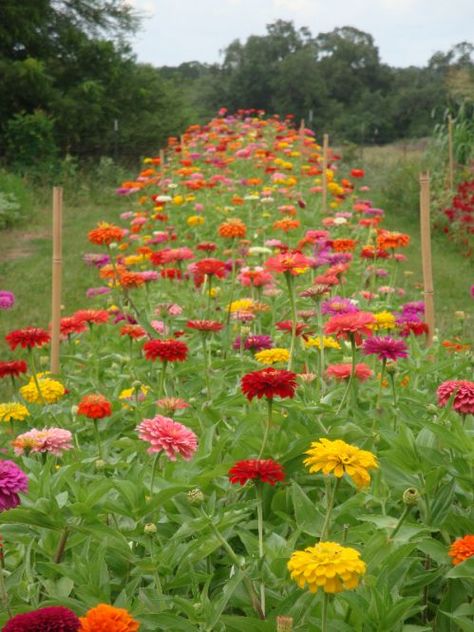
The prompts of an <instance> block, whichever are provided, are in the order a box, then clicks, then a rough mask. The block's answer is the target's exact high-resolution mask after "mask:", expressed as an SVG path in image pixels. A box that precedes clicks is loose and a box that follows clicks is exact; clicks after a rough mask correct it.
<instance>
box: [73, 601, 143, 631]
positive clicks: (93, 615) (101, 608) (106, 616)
mask: <svg viewBox="0 0 474 632" xmlns="http://www.w3.org/2000/svg"><path fill="white" fill-rule="evenodd" d="M79 620H80V622H81V627H80V628H79V631H78V632H137V630H138V629H139V628H140V624H139V623H138V621H135V619H133V618H132V617H131V616H130V615H129V613H128V612H127V610H125V609H124V608H114V607H113V606H109V605H107V604H105V603H101V604H99V605H98V606H96V607H95V608H92V609H91V610H89V611H88V612H87V614H86V616H85V617H80V619H79Z"/></svg>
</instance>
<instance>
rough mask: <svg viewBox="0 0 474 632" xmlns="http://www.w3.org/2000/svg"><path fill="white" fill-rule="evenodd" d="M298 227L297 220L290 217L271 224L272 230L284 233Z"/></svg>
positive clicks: (298, 222)
mask: <svg viewBox="0 0 474 632" xmlns="http://www.w3.org/2000/svg"><path fill="white" fill-rule="evenodd" d="M299 227H300V221H299V219H292V218H291V217H284V218H283V219H279V220H277V221H276V222H273V228H274V230H282V231H284V232H285V233H287V232H289V231H290V230H295V229H296V228H299Z"/></svg>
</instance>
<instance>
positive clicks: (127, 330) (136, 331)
mask: <svg viewBox="0 0 474 632" xmlns="http://www.w3.org/2000/svg"><path fill="white" fill-rule="evenodd" d="M120 335H121V336H128V337H129V338H133V339H134V340H138V339H139V338H146V336H147V333H146V331H145V330H144V329H143V327H141V326H140V325H124V326H123V327H121V328H120Z"/></svg>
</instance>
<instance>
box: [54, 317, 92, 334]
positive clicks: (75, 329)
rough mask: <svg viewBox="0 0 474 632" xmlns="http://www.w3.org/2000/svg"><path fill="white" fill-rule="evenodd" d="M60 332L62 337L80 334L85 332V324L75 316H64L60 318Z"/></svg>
mask: <svg viewBox="0 0 474 632" xmlns="http://www.w3.org/2000/svg"><path fill="white" fill-rule="evenodd" d="M60 330H61V334H62V335H63V336H71V335H72V334H81V333H82V332H83V331H86V324H85V322H84V321H83V320H79V319H78V318H77V317H76V316H65V317H64V318H61V323H60Z"/></svg>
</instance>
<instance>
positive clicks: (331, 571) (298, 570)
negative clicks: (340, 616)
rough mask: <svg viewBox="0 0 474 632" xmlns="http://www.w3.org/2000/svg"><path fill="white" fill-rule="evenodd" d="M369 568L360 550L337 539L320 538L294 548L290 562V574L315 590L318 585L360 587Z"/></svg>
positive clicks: (332, 590) (326, 589) (333, 589)
mask: <svg viewBox="0 0 474 632" xmlns="http://www.w3.org/2000/svg"><path fill="white" fill-rule="evenodd" d="M366 568H367V566H366V564H365V562H364V561H363V560H361V559H360V553H359V551H356V549H352V548H350V547H348V546H341V545H340V544H337V543H336V542H320V543H319V544H315V545H314V546H308V547H307V548H306V549H305V550H304V551H295V552H294V553H293V554H292V556H291V558H290V560H289V562H288V570H289V571H290V573H291V578H292V579H293V580H294V581H295V582H296V583H297V584H298V586H299V587H300V588H304V587H305V586H306V584H307V585H308V588H309V590H310V591H311V592H312V593H315V592H317V591H318V588H322V589H323V590H324V592H325V593H338V592H342V591H343V590H352V589H353V588H357V586H358V585H359V581H360V578H361V577H362V575H364V574H365V571H366Z"/></svg>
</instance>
